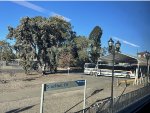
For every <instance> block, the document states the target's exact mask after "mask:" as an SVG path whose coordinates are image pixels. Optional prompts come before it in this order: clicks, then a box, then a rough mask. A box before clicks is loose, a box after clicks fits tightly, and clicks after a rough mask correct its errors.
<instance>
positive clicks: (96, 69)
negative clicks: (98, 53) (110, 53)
mask: <svg viewBox="0 0 150 113" xmlns="http://www.w3.org/2000/svg"><path fill="white" fill-rule="evenodd" d="M84 74H90V75H94V76H112V65H109V64H107V63H105V62H100V63H97V64H94V63H85V65H84ZM114 76H115V77H127V78H135V67H133V66H124V65H115V66H114Z"/></svg>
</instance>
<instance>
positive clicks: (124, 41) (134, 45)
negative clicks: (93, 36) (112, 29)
mask: <svg viewBox="0 0 150 113" xmlns="http://www.w3.org/2000/svg"><path fill="white" fill-rule="evenodd" d="M112 38H113V39H115V40H119V41H121V42H123V43H125V44H128V45H130V46H133V47H137V48H138V47H140V46H139V45H136V44H133V43H131V42H128V41H126V40H123V39H121V38H118V37H112Z"/></svg>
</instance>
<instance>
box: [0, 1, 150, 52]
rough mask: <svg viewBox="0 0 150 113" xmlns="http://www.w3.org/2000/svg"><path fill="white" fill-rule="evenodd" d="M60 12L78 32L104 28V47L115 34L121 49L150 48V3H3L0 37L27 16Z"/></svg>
mask: <svg viewBox="0 0 150 113" xmlns="http://www.w3.org/2000/svg"><path fill="white" fill-rule="evenodd" d="M54 14H59V15H62V16H64V17H66V19H67V20H69V21H70V22H71V24H72V26H73V30H74V31H76V32H77V35H84V36H87V37H88V36H89V34H90V32H91V30H92V29H93V28H94V27H95V26H97V25H98V26H100V27H101V28H102V30H103V35H102V38H101V42H102V47H104V46H105V47H107V41H108V40H109V39H110V37H111V36H112V37H113V39H114V41H116V39H119V40H121V43H122V46H121V51H122V52H123V53H126V54H131V55H135V54H136V52H137V50H138V51H145V50H148V51H150V46H149V42H150V2H149V1H147V2H142V1H138V2H131V1H126V2H123V1H119V2H111V1H110V2H108V1H105V2H102V1H97V2H92V1H88V2H86V1H83V2H81V1H78V2H77V1H76V2H73V1H70V2H63V1H61V2H58V1H57V2H52V1H44V2H42V1H34V2H33V1H32V2H31V1H29V2H21V3H20V2H19V3H18V2H17V3H16V2H9V1H5V2H0V40H3V39H5V37H6V35H7V33H8V30H7V26H9V25H10V26H13V27H16V26H17V25H18V24H19V20H20V18H22V17H24V16H30V17H34V16H44V17H49V16H52V15H54Z"/></svg>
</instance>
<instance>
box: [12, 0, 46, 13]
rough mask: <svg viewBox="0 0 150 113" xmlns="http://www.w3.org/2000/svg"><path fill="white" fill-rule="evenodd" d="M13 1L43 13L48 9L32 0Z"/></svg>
mask: <svg viewBox="0 0 150 113" xmlns="http://www.w3.org/2000/svg"><path fill="white" fill-rule="evenodd" d="M12 2H14V3H16V4H18V5H21V6H24V7H27V8H29V9H32V10H35V11H38V12H41V13H44V12H45V11H46V9H44V8H42V7H40V6H38V5H35V4H32V3H30V2H27V1H12Z"/></svg>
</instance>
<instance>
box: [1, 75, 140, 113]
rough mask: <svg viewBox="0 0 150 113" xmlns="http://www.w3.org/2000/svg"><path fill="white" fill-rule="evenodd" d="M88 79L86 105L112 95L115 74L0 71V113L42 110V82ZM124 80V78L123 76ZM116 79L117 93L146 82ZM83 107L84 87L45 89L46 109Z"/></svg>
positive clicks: (55, 112)
mask: <svg viewBox="0 0 150 113" xmlns="http://www.w3.org/2000/svg"><path fill="white" fill-rule="evenodd" d="M81 79H86V80H87V90H86V98H87V99H86V107H88V106H90V105H91V104H93V103H94V102H95V101H97V100H100V99H104V98H107V97H110V93H111V92H110V87H111V77H93V76H87V75H83V74H82V73H78V74H75V73H70V75H68V74H67V73H66V74H65V73H63V74H62V73H61V74H49V75H47V76H41V75H39V74H36V73H33V74H32V75H25V74H23V73H17V74H15V76H10V74H9V73H1V74H0V89H1V90H0V113H18V112H19V113H20V112H21V113H39V111H40V96H41V84H43V83H52V82H62V81H71V80H81ZM120 80H124V79H123V78H120ZM116 84H117V82H116V79H115V82H114V96H119V95H121V94H123V93H127V92H130V91H133V90H136V89H138V88H140V87H142V85H139V86H133V85H129V86H128V87H125V84H121V85H120V86H116ZM82 107H83V87H77V88H70V89H63V90H57V91H49V92H46V93H45V98H44V113H64V112H66V113H70V112H75V111H78V110H81V109H82Z"/></svg>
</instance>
